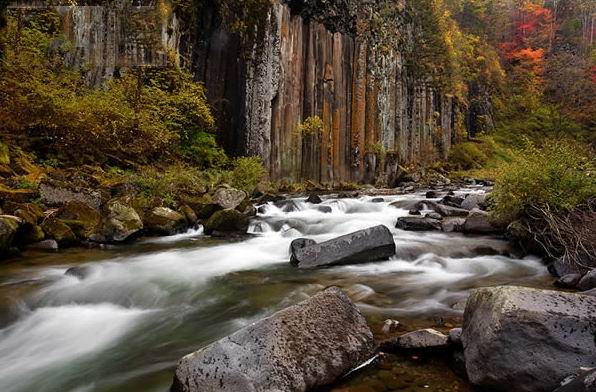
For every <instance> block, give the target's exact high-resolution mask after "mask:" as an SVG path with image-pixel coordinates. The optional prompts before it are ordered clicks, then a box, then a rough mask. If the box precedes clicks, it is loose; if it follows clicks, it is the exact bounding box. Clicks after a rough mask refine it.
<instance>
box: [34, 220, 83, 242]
mask: <svg viewBox="0 0 596 392" xmlns="http://www.w3.org/2000/svg"><path fill="white" fill-rule="evenodd" d="M41 228H42V229H43V231H44V233H45V234H46V236H47V237H49V238H52V239H54V240H56V241H57V242H58V243H59V244H70V243H73V242H76V240H77V237H76V235H75V233H74V232H73V231H72V229H71V228H70V226H68V225H67V224H66V223H64V222H63V221H61V220H59V219H56V218H51V219H48V220H46V221H45V222H43V223H42V225H41Z"/></svg>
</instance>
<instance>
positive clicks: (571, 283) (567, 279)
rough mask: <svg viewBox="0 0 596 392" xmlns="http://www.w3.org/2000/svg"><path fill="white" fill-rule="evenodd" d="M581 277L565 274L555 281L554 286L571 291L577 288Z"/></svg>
mask: <svg viewBox="0 0 596 392" xmlns="http://www.w3.org/2000/svg"><path fill="white" fill-rule="evenodd" d="M581 278H582V276H581V275H580V274H567V275H565V276H561V277H560V278H559V279H557V280H556V281H555V286H558V287H563V288H568V289H573V288H575V287H576V286H577V284H578V283H579V281H580V279H581Z"/></svg>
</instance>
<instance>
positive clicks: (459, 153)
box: [449, 142, 488, 170]
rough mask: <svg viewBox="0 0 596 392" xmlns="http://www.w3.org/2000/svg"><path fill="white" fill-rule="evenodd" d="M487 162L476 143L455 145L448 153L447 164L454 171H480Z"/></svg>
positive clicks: (486, 157) (484, 154) (485, 156)
mask: <svg viewBox="0 0 596 392" xmlns="http://www.w3.org/2000/svg"><path fill="white" fill-rule="evenodd" d="M487 161H488V156H487V155H486V153H485V152H483V151H482V150H481V149H480V148H479V146H478V143H474V142H465V143H461V144H456V145H455V146H453V147H452V148H451V150H450V151H449V164H450V166H451V167H453V168H454V169H455V170H472V169H480V168H481V167H482V166H484V164H485V163H486V162H487Z"/></svg>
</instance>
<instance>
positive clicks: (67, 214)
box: [56, 200, 101, 239]
mask: <svg viewBox="0 0 596 392" xmlns="http://www.w3.org/2000/svg"><path fill="white" fill-rule="evenodd" d="M56 218H58V219H60V220H61V221H62V222H64V223H66V224H67V225H68V226H69V227H70V228H71V230H72V231H73V232H74V233H75V235H76V236H77V237H78V238H82V239H88V238H90V237H91V236H92V235H93V233H94V232H95V230H96V227H97V226H98V225H99V223H100V220H101V216H100V214H99V211H98V210H96V209H95V208H93V207H90V206H89V205H88V204H85V203H83V202H81V201H78V200H72V201H69V202H68V203H66V205H64V206H63V207H61V208H60V209H59V210H58V212H56Z"/></svg>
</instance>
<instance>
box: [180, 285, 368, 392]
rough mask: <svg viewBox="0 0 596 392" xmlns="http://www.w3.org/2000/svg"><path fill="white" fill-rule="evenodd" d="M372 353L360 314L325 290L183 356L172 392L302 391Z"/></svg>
mask: <svg viewBox="0 0 596 392" xmlns="http://www.w3.org/2000/svg"><path fill="white" fill-rule="evenodd" d="M373 348H374V343H373V335H372V332H371V331H370V329H369V327H368V325H367V324H366V320H365V319H364V317H363V316H362V314H360V311H359V310H358V309H357V308H356V307H355V306H354V304H353V303H352V302H351V301H350V299H349V298H348V297H347V296H346V295H345V294H344V293H343V292H342V291H341V290H339V289H338V288H330V289H327V290H325V291H324V292H321V293H319V294H317V295H315V296H313V297H312V298H310V299H308V300H306V301H304V302H301V303H299V304H297V305H294V306H291V307H289V308H287V309H284V310H281V311H279V312H277V313H275V314H273V315H272V316H270V317H268V318H266V319H263V320H261V321H258V322H256V323H254V324H251V325H249V326H247V327H245V328H243V329H241V330H240V331H238V332H236V333H234V334H233V335H230V336H228V337H225V338H223V339H221V340H219V341H217V342H215V343H212V344H211V345H209V346H207V347H205V348H203V349H201V350H199V351H196V352H194V353H192V354H189V355H187V356H185V357H184V358H182V359H181V360H180V362H179V363H178V366H177V368H176V374H175V377H174V383H173V386H172V391H174V392H199V391H200V392H203V391H222V392H226V391H229V392H242V391H284V392H292V391H308V390H312V389H315V388H316V387H319V386H322V385H327V384H330V383H331V382H333V381H334V380H336V379H337V378H338V377H339V376H341V375H343V374H345V373H346V372H347V371H349V370H350V369H352V368H354V367H356V366H358V365H359V364H361V363H362V362H364V361H366V360H367V359H368V358H369V357H370V356H371V355H372V353H373Z"/></svg>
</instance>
